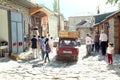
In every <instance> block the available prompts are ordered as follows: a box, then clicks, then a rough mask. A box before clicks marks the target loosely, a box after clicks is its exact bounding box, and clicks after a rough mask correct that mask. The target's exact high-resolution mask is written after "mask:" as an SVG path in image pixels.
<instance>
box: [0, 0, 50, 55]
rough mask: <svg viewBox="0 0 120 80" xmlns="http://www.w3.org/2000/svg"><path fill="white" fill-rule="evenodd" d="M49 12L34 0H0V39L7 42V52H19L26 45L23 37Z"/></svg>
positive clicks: (26, 41)
mask: <svg viewBox="0 0 120 80" xmlns="http://www.w3.org/2000/svg"><path fill="white" fill-rule="evenodd" d="M50 13H51V12H50V11H49V10H47V9H46V8H44V7H41V6H40V5H38V4H36V3H35V0H0V18H1V19H0V34H1V35H0V41H6V42H8V49H9V53H18V54H20V53H21V52H23V51H24V50H25V49H26V47H27V46H28V44H27V43H28V40H27V39H25V38H26V36H28V35H30V34H31V32H32V31H31V30H32V27H33V26H34V25H36V24H40V23H41V19H42V17H44V16H49V15H50ZM37 26H39V25H37ZM38 28H39V29H40V28H41V25H40V27H38ZM3 29H4V30H3ZM40 31H41V30H40ZM40 31H39V32H40Z"/></svg>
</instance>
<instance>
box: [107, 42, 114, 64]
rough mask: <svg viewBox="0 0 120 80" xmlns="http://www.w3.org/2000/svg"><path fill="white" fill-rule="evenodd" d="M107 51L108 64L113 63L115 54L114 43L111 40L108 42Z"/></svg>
mask: <svg viewBox="0 0 120 80" xmlns="http://www.w3.org/2000/svg"><path fill="white" fill-rule="evenodd" d="M106 53H107V57H108V64H112V63H113V59H112V55H113V54H114V47H113V43H111V42H109V43H108V47H107V50H106Z"/></svg>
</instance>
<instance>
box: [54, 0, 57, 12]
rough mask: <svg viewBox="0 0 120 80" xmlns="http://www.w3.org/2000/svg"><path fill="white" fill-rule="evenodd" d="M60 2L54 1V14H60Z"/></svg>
mask: <svg viewBox="0 0 120 80" xmlns="http://www.w3.org/2000/svg"><path fill="white" fill-rule="evenodd" d="M57 1H58V0H54V3H53V10H54V12H58V2H57Z"/></svg>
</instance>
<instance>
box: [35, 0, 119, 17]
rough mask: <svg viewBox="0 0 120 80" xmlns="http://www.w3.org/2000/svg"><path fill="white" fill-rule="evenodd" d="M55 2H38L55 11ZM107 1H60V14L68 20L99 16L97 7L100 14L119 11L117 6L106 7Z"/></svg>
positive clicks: (46, 0) (45, 0) (40, 0)
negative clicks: (85, 16)
mask: <svg viewBox="0 0 120 80" xmlns="http://www.w3.org/2000/svg"><path fill="white" fill-rule="evenodd" d="M53 1H54V0H36V2H37V3H38V4H41V5H44V6H46V7H47V8H49V9H50V10H52V11H53ZM106 1H107V0H59V2H60V13H62V14H63V15H64V17H65V18H66V19H67V18H68V17H71V16H84V15H95V14H97V6H99V10H100V13H101V14H103V13H107V12H112V11H115V10H117V9H118V7H117V6H115V5H110V4H108V5H106Z"/></svg>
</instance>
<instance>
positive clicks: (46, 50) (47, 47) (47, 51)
mask: <svg viewBox="0 0 120 80" xmlns="http://www.w3.org/2000/svg"><path fill="white" fill-rule="evenodd" d="M44 45H45V52H46V56H45V59H44V63H46V59H47V58H48V61H50V59H49V53H50V52H51V48H50V45H49V39H48V38H46V39H45V43H44Z"/></svg>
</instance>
